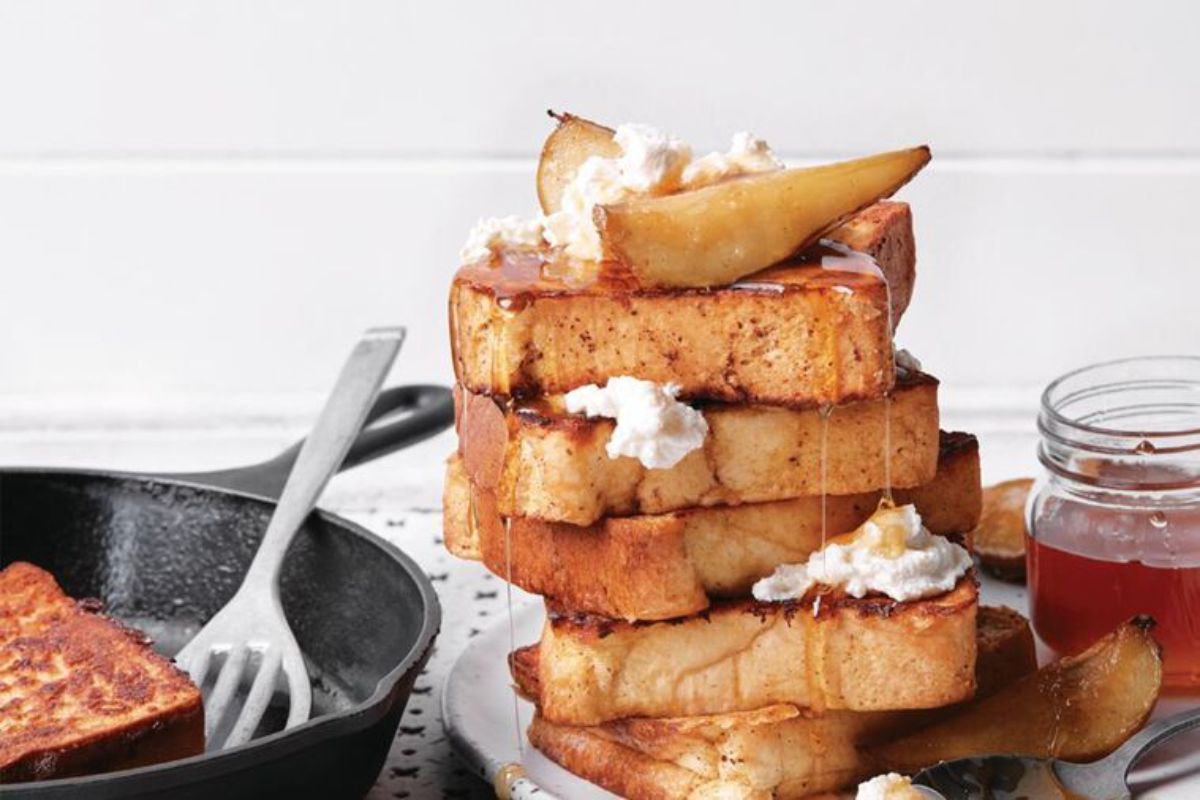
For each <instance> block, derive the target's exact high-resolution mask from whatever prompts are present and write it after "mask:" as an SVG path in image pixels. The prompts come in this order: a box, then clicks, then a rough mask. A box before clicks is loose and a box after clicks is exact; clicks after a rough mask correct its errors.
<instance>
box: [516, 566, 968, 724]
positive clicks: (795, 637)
mask: <svg viewBox="0 0 1200 800" xmlns="http://www.w3.org/2000/svg"><path fill="white" fill-rule="evenodd" d="M977 595H978V590H977V587H976V585H975V580H974V577H973V576H968V577H965V578H963V579H962V580H961V581H959V585H958V586H957V587H956V588H955V589H954V590H952V591H950V592H947V593H946V594H944V595H940V596H938V597H934V598H929V599H926V600H919V601H913V602H908V603H897V602H895V601H893V600H890V599H888V598H877V597H867V598H863V599H861V600H856V599H854V598H849V597H844V596H837V595H825V597H824V598H822V602H821V603H820V606H819V609H818V611H817V613H814V611H813V608H812V605H811V603H809V602H798V603H778V604H776V603H771V604H767V603H755V602H753V601H732V602H728V603H723V604H720V605H715V606H713V607H712V608H711V609H710V610H709V611H706V612H704V613H703V614H700V615H697V616H694V617H687V618H684V619H681V620H670V621H666V622H653V623H649V622H632V623H631V622H619V621H615V620H608V619H603V618H599V617H586V616H553V617H552V618H551V619H550V620H549V621H548V622H547V624H546V627H545V629H544V631H543V634H542V640H541V644H540V645H539V647H540V653H539V659H540V666H539V675H540V684H541V696H540V698H539V706H540V708H541V709H542V713H543V715H544V716H545V717H546V719H548V720H550V721H551V722H559V723H565V724H572V725H596V724H599V723H601V722H607V721H611V720H614V719H620V718H623V717H643V716H644V717H664V716H670V717H676V716H695V715H698V714H720V713H728V712H733V711H749V710H753V709H756V708H761V707H763V706H767V705H772V704H775V703H789V704H792V705H796V706H800V707H805V708H811V709H813V710H819V711H823V710H828V709H846V710H853V711H876V710H895V709H917V708H932V707H936V706H943V705H947V704H949V703H954V702H957V701H959V700H963V699H966V698H967V697H970V696H971V695H972V693H973V692H974V690H975V680H974V673H975V609H976V602H977Z"/></svg>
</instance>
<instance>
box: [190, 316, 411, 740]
mask: <svg viewBox="0 0 1200 800" xmlns="http://www.w3.org/2000/svg"><path fill="white" fill-rule="evenodd" d="M403 341H404V330H403V329H402V328H377V329H373V330H370V331H367V333H366V335H365V336H364V337H363V339H362V341H360V342H359V343H358V345H357V346H356V347H355V348H354V352H353V353H351V354H350V358H349V360H347V362H346V365H345V366H344V367H343V368H342V373H341V375H339V376H338V381H337V384H336V385H335V386H334V388H333V393H332V394H330V396H329V399H328V400H327V401H326V402H325V408H324V409H323V410H322V411H321V416H320V417H318V419H317V423H316V425H315V426H314V427H313V430H312V433H311V434H310V435H309V437H308V439H306V440H305V442H304V445H303V447H302V448H301V450H300V454H299V456H297V457H296V463H295V466H293V467H292V472H291V475H289V476H288V480H287V484H286V485H285V486H284V487H283V493H282V495H280V498H279V505H278V506H276V508H275V513H274V515H273V516H272V517H271V521H270V523H269V524H268V525H267V532H266V533H265V534H264V535H263V538H262V542H260V543H259V546H258V552H257V553H256V554H255V556H254V560H253V561H252V562H251V563H250V567H249V569H248V570H247V571H246V577H245V578H244V579H243V580H242V585H241V587H240V588H239V589H238V591H237V594H235V595H234V596H233V598H232V599H231V600H230V601H229V602H228V603H226V604H225V607H224V608H222V609H221V610H220V611H218V612H217V614H216V616H214V617H213V618H212V619H211V620H209V622H208V624H207V625H205V626H204V627H203V628H201V629H200V632H199V633H197V634H196V636H195V637H194V638H193V639H192V640H191V641H190V642H188V643H187V645H186V646H185V647H184V648H183V650H182V651H180V653H179V654H178V655H176V656H175V662H176V663H177V664H178V665H179V667H180V669H182V670H184V671H185V672H187V673H188V674H189V675H190V676H191V678H192V680H193V681H195V682H196V685H197V686H201V685H203V683H204V679H205V677H206V676H207V675H208V672H209V669H210V667H211V666H212V665H213V664H214V663H215V662H216V660H217V657H219V656H224V661H223V662H222V664H221V666H220V668H219V669H218V672H217V677H216V681H215V683H214V685H213V688H212V690H211V691H209V692H208V693H207V696H206V697H205V703H204V717H205V725H204V728H205V730H204V733H205V740H206V746H207V749H208V750H210V751H213V750H221V749H225V748H228V747H234V746H236V745H239V744H242V743H243V742H245V741H248V740H249V739H250V737H251V736H253V734H254V731H255V729H256V728H257V727H258V723H259V722H260V721H261V720H262V717H263V714H264V712H265V711H266V709H267V706H268V705H269V704H270V701H271V696H272V695H273V694H274V693H275V688H276V683H277V681H278V679H279V677H280V674H282V676H283V678H284V679H285V680H284V681H283V685H284V686H285V688H286V691H287V694H288V715H287V723H286V727H287V728H292V727H294V726H296V725H299V724H301V723H303V722H307V721H308V716H309V713H310V710H311V707H312V686H311V684H310V683H309V678H308V670H307V668H306V667H305V665H304V657H303V656H302V655H301V653H300V647H299V646H298V645H297V644H296V638H295V636H293V635H292V631H291V628H289V627H288V623H287V620H286V619H285V618H284V616H283V606H282V605H281V603H280V601H279V569H280V567H281V566H282V565H283V559H284V556H285V555H286V554H287V550H288V545H289V544H291V541H292V538H293V537H294V536H295V535H296V531H298V530H299V529H300V526H301V525H302V524H303V523H304V520H305V519H306V518H307V517H308V515H309V513H310V512H311V511H312V510H313V507H314V506H315V505H316V503H317V499H318V498H319V497H320V496H321V492H322V491H323V490H324V489H325V484H327V483H329V479H330V478H331V477H333V475H334V473H335V472H337V469H338V466H340V465H341V463H342V460H343V459H344V458H345V457H346V453H347V452H348V451H349V449H350V445H351V444H352V443H353V442H354V437H355V436H356V435H357V434H358V432H359V430H360V429H361V428H362V425H363V422H364V420H366V418H367V414H368V412H370V410H371V404H372V403H373V402H374V401H375V397H376V395H378V394H379V386H380V384H382V383H383V379H384V378H385V377H386V376H387V373H388V370H389V369H390V368H391V366H392V362H393V361H394V360H395V358H396V353H397V352H399V350H400V345H401V344H402V343H403ZM248 668H249V671H251V672H252V674H253V682H252V683H251V686H250V690H249V694H248V695H247V696H246V698H245V700H244V702H243V703H242V707H241V710H240V712H239V713H238V714H237V717H236V720H234V721H233V722H232V724H229V722H228V720H226V719H225V718H226V717H227V716H232V715H231V714H230V712H231V711H232V710H233V707H234V705H235V703H234V700H235V698H236V696H237V694H238V688H239V686H240V685H241V684H242V674H243V672H247V670H248ZM223 721H224V722H225V723H226V724H224V725H223V724H222V722H223ZM224 731H228V734H227V735H226V736H224V737H222V736H221V733H222V732H224Z"/></svg>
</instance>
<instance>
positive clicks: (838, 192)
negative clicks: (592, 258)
mask: <svg viewBox="0 0 1200 800" xmlns="http://www.w3.org/2000/svg"><path fill="white" fill-rule="evenodd" d="M929 159H930V152H929V148H928V147H925V146H921V147H914V148H911V149H908V150H896V151H893V152H890V153H881V154H879V155H874V156H868V157H867V158H860V159H855V160H853V161H842V162H839V163H836V164H827V165H823V166H819V167H801V168H796V169H785V170H779V171H777V172H766V173H760V174H756V175H749V176H746V177H742V178H734V179H731V180H728V181H725V182H723V183H718V184H715V185H713V186H706V187H704V188H702V189H696V190H694V191H686V192H680V193H679V194H673V195H667V196H664V197H638V198H634V199H630V200H628V201H626V202H623V203H619V204H614V205H608V206H597V207H596V209H595V221H596V228H597V230H599V231H600V238H601V240H602V242H603V243H604V247H605V250H606V253H607V255H608V256H609V257H611V258H613V259H615V260H617V261H619V262H621V263H623V264H624V265H625V266H626V267H627V268H628V269H629V270H630V271H631V272H632V273H633V274H634V275H635V276H636V277H637V279H638V280H639V282H640V283H641V284H642V285H644V286H663V287H673V286H674V287H703V286H723V285H726V284H730V283H733V282H734V281H737V280H738V279H739V278H743V277H745V276H747V275H750V274H752V273H755V272H758V271H759V270H761V269H764V268H766V267H769V266H771V265H772V264H775V263H777V262H779V261H782V260H783V259H785V258H787V257H788V256H790V255H792V254H793V253H795V252H796V251H798V250H800V249H802V248H804V247H806V246H808V245H810V244H812V243H813V242H815V241H816V240H817V239H818V238H819V237H820V235H821V234H822V233H824V232H825V231H827V230H829V229H830V228H831V227H833V226H835V225H837V224H839V223H840V222H842V221H843V220H845V219H846V218H847V217H849V216H850V215H852V214H854V213H855V212H857V211H860V210H862V209H863V208H866V207H867V206H869V205H871V204H872V203H874V202H876V201H877V200H880V199H883V198H885V197H889V196H891V195H892V194H893V193H894V192H895V191H896V190H898V189H899V188H900V187H901V186H903V185H904V184H906V183H908V181H909V180H911V179H912V177H913V176H914V175H916V174H917V173H918V172H919V171H920V170H921V168H922V167H924V166H925V165H926V164H927V163H929Z"/></svg>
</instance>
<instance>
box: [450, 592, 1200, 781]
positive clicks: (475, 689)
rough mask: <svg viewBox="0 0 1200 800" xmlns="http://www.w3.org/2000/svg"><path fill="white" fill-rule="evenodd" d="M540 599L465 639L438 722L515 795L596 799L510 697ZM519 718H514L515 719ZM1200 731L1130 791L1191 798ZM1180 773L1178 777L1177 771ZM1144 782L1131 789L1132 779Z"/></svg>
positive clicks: (1009, 597) (1016, 595)
mask: <svg viewBox="0 0 1200 800" xmlns="http://www.w3.org/2000/svg"><path fill="white" fill-rule="evenodd" d="M981 596H982V599H983V602H985V603H986V604H988V605H1005V606H1009V607H1011V608H1015V609H1017V610H1018V611H1020V612H1022V613H1026V608H1027V603H1026V599H1025V589H1024V588H1023V587H1016V586H1011V585H1009V584H1005V583H1001V582H1000V581H996V580H992V579H989V578H987V577H984V578H982V579H981ZM544 619H545V617H544V614H543V610H542V604H541V603H540V602H538V601H524V602H523V603H521V604H520V605H518V606H515V607H514V608H513V618H512V636H511V637H510V633H509V631H510V629H509V621H508V620H507V619H505V618H501V619H499V620H497V621H496V622H495V623H494V624H492V626H491V627H489V628H488V629H487V630H485V631H484V632H483V633H481V634H479V635H478V636H477V637H475V638H474V639H473V640H472V641H471V643H470V644H469V645H468V646H467V648H466V649H465V650H463V653H462V655H461V656H459V658H458V661H456V662H455V664H454V667H453V669H451V670H450V674H449V675H448V676H446V686H445V689H444V691H443V692H442V722H443V724H444V725H445V728H446V736H447V737H449V739H450V742H451V744H452V745H453V746H454V749H455V750H456V751H457V752H458V753H459V755H460V756H462V758H464V759H466V761H467V763H469V764H470V765H471V767H472V768H473V769H474V770H475V772H476V773H477V774H479V775H482V776H483V777H484V778H485V779H486V780H488V781H493V780H494V779H495V776H496V773H497V772H499V771H500V769H501V768H502V767H504V766H505V765H506V764H520V765H521V766H522V767H524V770H525V777H524V778H521V779H519V780H516V781H513V782H512V783H511V784H510V792H511V796H512V797H513V800H557V799H558V798H562V800H568V799H569V800H599V799H600V798H613V797H615V795H613V794H610V793H609V792H606V791H604V790H603V789H600V788H599V787H597V786H596V785H595V784H592V783H589V782H587V781H585V780H583V779H582V778H577V777H576V776H574V775H572V774H571V773H569V772H567V771H566V770H565V769H563V768H562V767H560V766H558V765H557V764H555V763H554V762H553V761H551V760H550V759H548V758H546V757H545V756H543V755H542V754H541V753H539V752H538V751H537V750H535V749H534V748H533V747H531V746H530V745H529V743H528V742H527V741H526V740H525V734H524V731H525V729H526V727H528V725H529V721H530V718H531V717H532V716H533V706H532V705H531V704H530V703H527V702H526V701H524V700H517V699H515V695H514V693H513V690H512V680H511V678H510V677H509V673H508V666H507V665H508V654H509V652H510V651H511V650H512V643H513V642H515V643H516V645H517V646H522V645H526V644H531V643H533V642H535V641H537V639H538V637H539V636H540V635H541V630H542V622H543V621H544ZM1195 704H1196V699H1195V698H1193V699H1191V700H1190V702H1189V701H1188V700H1178V699H1172V700H1163V701H1161V702H1160V703H1159V705H1158V707H1157V708H1156V709H1155V712H1154V716H1155V717H1159V716H1165V715H1167V714H1172V713H1175V712H1177V711H1180V710H1183V709H1184V708H1187V707H1188V706H1189V705H1195ZM518 718H519V721H518ZM1198 770H1200V737H1197V736H1185V737H1180V739H1177V740H1176V742H1175V743H1172V745H1168V746H1166V747H1163V748H1161V749H1160V751H1159V752H1156V753H1155V754H1154V756H1152V757H1151V758H1148V759H1147V761H1146V765H1145V766H1143V767H1139V769H1138V770H1136V771H1135V772H1134V774H1133V776H1132V777H1133V780H1134V782H1135V796H1136V797H1138V798H1140V799H1141V800H1189V798H1196V797H1200V771H1198ZM1179 776H1183V777H1179ZM1138 785H1140V786H1142V787H1144V790H1143V791H1136V789H1137V786H1138Z"/></svg>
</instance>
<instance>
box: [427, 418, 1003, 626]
mask: <svg viewBox="0 0 1200 800" xmlns="http://www.w3.org/2000/svg"><path fill="white" fill-rule="evenodd" d="M972 443H973V445H974V440H973V438H972ZM978 462H979V453H978V447H977V445H975V446H972V447H969V448H968V447H963V446H955V447H953V448H950V449H949V450H948V451H946V452H944V453H943V456H942V458H941V459H940V461H939V464H938V471H937V474H936V475H935V477H934V479H933V481H932V482H931V483H930V484H928V485H926V486H923V487H919V488H918V489H916V490H897V491H896V492H895V493H894V497H895V500H896V501H897V502H899V503H906V502H910V500H911V501H913V502H915V503H916V505H917V510H918V512H920V513H921V515H922V517H923V518H924V519H925V524H926V527H928V528H929V529H930V530H931V531H933V532H934V533H937V534H943V535H949V534H963V533H966V532H967V531H969V530H971V529H972V528H973V527H974V525H975V520H976V519H977V518H978V515H979V477H978V476H979V464H978ZM465 472H466V471H465V469H464V468H463V465H462V463H461V461H460V460H459V459H458V458H457V457H455V458H452V459H451V461H450V463H449V464H448V465H447V476H446V483H445V502H444V515H443V524H444V530H445V542H446V546H447V547H448V548H449V549H450V550H451V552H453V553H455V554H456V555H459V556H462V557H465V558H475V559H480V560H482V561H483V562H484V564H485V565H486V566H487V567H488V568H489V569H490V570H491V571H492V572H493V573H495V574H496V575H498V576H500V577H502V578H511V580H512V582H513V583H515V584H516V585H518V586H520V587H521V588H523V589H525V590H526V591H529V592H533V593H535V594H540V595H544V596H546V597H547V598H549V599H550V600H552V601H554V602H556V603H558V604H559V605H561V606H563V607H565V608H567V609H570V610H572V611H582V612H588V613H592V614H598V615H601V616H608V617H614V618H618V619H628V620H661V619H669V618H672V617H681V616H686V615H688V614H694V613H698V612H700V611H703V610H704V609H705V608H707V607H708V605H709V598H710V597H747V596H749V592H750V587H751V585H752V584H753V583H754V581H756V580H758V579H759V578H762V577H764V576H766V575H768V574H770V573H771V571H772V570H774V569H775V567H777V566H778V565H780V564H785V563H795V562H799V561H803V560H804V559H806V558H807V557H808V555H809V554H810V553H811V552H812V551H813V550H815V549H816V548H818V547H819V546H820V543H821V528H822V503H821V498H820V497H807V498H798V499H796V500H785V501H779V502H775V503H758V504H749V505H741V506H733V507H716V508H699V509H689V510H686V511H680V512H674V513H671V514H665V515H658V516H640V517H628V518H609V519H605V520H603V521H601V522H599V523H597V524H596V525H592V526H589V527H577V526H574V525H568V524H564V523H554V522H543V521H540V520H535V519H528V518H521V517H514V518H512V520H511V524H510V525H509V527H508V530H507V535H508V537H510V538H509V539H508V540H507V546H506V538H505V537H506V530H505V523H504V519H503V517H502V515H501V514H500V513H499V511H498V509H497V506H496V502H495V499H494V495H493V494H492V493H490V492H487V491H486V490H482V489H476V490H475V491H474V497H473V498H472V496H471V495H472V492H471V490H470V489H469V487H468V485H467V484H468V479H467V477H466V474H465ZM913 495H919V496H918V497H913ZM879 499H880V493H879V492H868V493H864V494H858V495H849V496H829V497H828V498H827V499H826V502H825V521H826V524H827V526H828V535H829V536H834V535H837V534H840V533H846V532H848V531H851V530H853V529H854V528H856V527H858V526H859V525H860V524H862V522H863V521H865V520H866V519H867V517H869V516H870V515H871V513H872V512H873V511H874V510H875V509H876V507H877V506H878V504H879Z"/></svg>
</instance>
